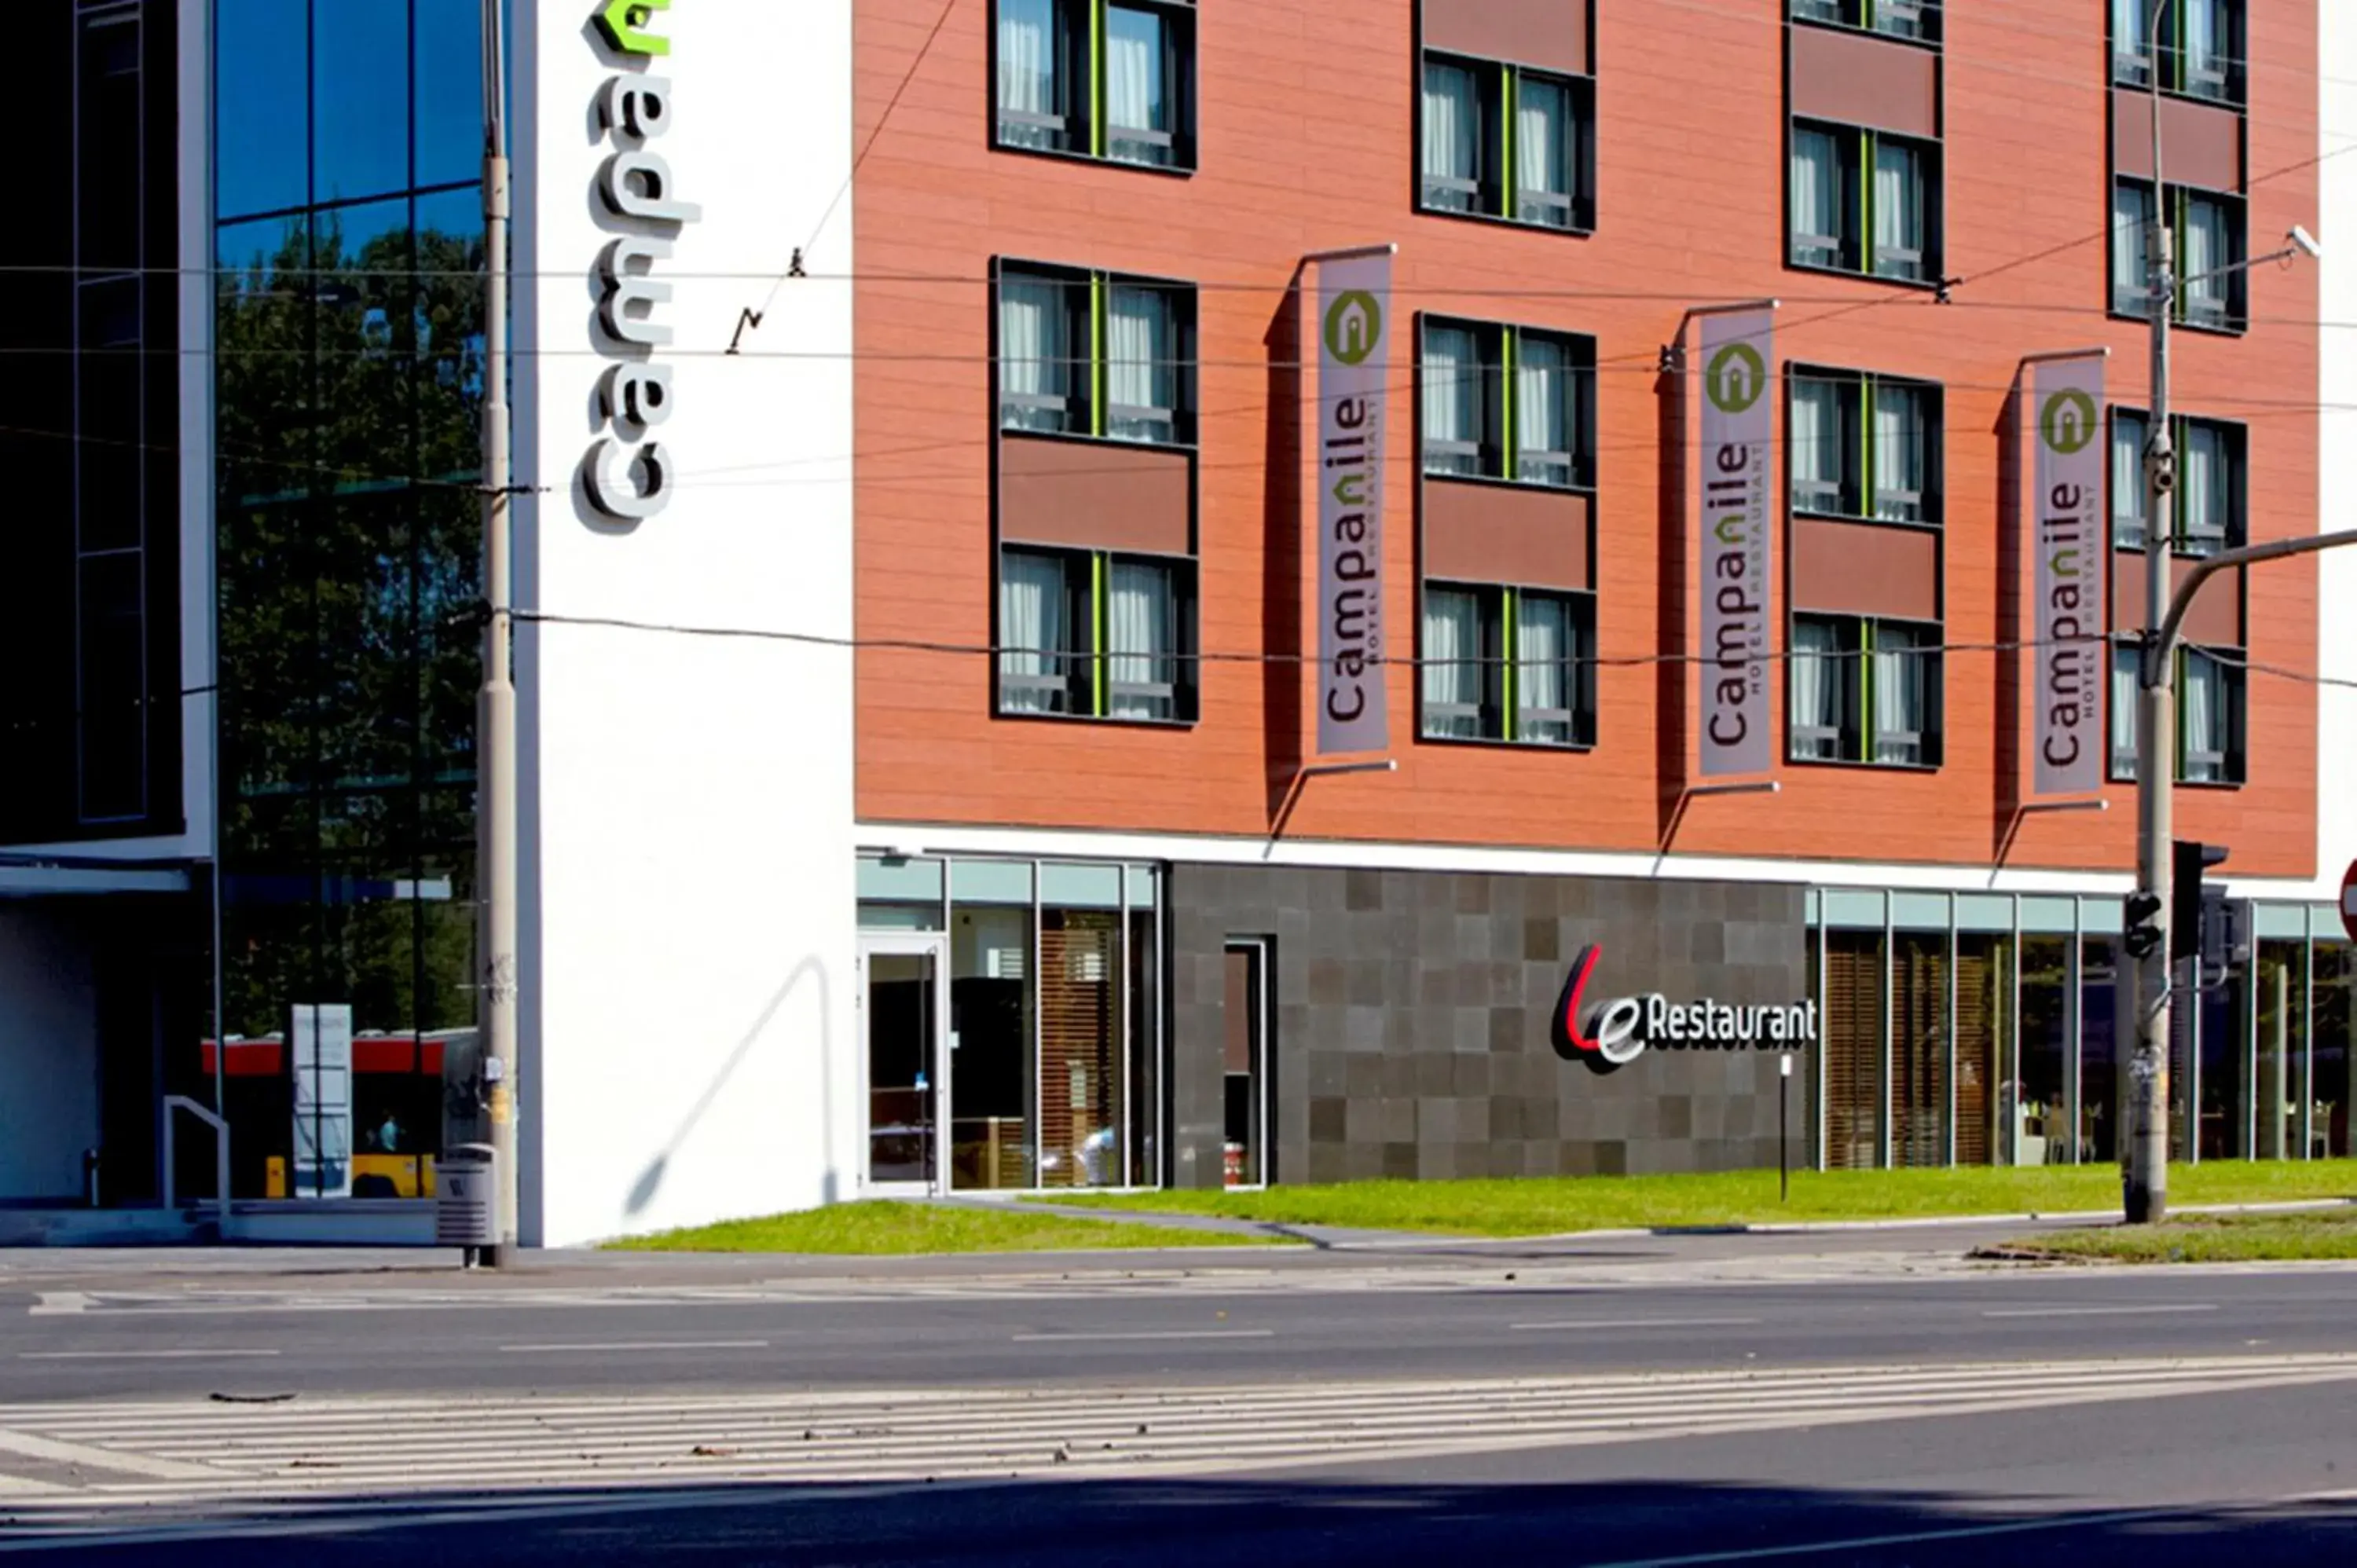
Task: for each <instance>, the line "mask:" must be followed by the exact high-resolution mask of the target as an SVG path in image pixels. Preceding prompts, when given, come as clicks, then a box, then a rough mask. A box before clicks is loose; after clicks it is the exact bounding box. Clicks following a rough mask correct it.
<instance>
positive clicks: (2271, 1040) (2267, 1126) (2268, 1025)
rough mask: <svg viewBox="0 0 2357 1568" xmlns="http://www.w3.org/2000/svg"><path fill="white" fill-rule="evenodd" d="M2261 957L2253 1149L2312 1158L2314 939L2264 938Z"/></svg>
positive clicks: (2263, 1155) (2271, 1155) (2269, 1156)
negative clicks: (2310, 1088) (2310, 1050)
mask: <svg viewBox="0 0 2357 1568" xmlns="http://www.w3.org/2000/svg"><path fill="white" fill-rule="evenodd" d="M2255 961H2256V963H2257V965H2258V972H2257V975H2256V976H2255V980H2256V984H2255V987H2254V989H2255V992H2256V997H2255V1001H2256V1004H2257V1007H2258V1019H2257V1023H2258V1033H2257V1037H2256V1039H2255V1041H2254V1042H2253V1051H2252V1055H2253V1058H2254V1060H2253V1063H2252V1065H2253V1067H2254V1069H2255V1071H2254V1072H2253V1074H2252V1101H2253V1103H2252V1115H2253V1119H2254V1122H2255V1128H2254V1132H2255V1141H2254V1143H2253V1144H2252V1146H2251V1153H2252V1155H2254V1156H2255V1157H2256V1158H2258V1159H2262V1160H2298V1159H2306V1158H2308V1157H2309V1153H2310V1140H2309V1132H2308V1128H2309V1123H2310V1122H2311V1120H2312V1119H2313V1115H2314V1102H2313V1101H2311V1100H2310V1099H2309V1092H2308V1069H2309V1062H2308V945H2307V944H2306V943H2305V942H2290V941H2268V942H2261V943H2260V944H2259V946H2258V951H2257V954H2256V960H2255Z"/></svg>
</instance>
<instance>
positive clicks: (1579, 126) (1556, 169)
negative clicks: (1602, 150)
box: [1420, 54, 1596, 232]
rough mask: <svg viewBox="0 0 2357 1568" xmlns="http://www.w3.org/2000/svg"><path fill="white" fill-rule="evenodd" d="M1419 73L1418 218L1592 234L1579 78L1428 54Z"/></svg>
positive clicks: (1591, 116) (1590, 110) (1590, 126)
mask: <svg viewBox="0 0 2357 1568" xmlns="http://www.w3.org/2000/svg"><path fill="white" fill-rule="evenodd" d="M1423 74H1424V82H1423V91H1422V94H1421V103H1422V122H1423V123H1422V128H1421V135H1422V137H1423V149H1424V150H1423V178H1422V180H1421V182H1420V189H1421V191H1422V204H1423V206H1424V209H1425V210H1426V211H1427V212H1455V213H1462V214H1465V215H1466V216H1469V217H1488V218H1499V219H1504V220H1507V221H1510V222H1515V223H1528V224H1531V225H1533V226H1534V227H1536V228H1541V229H1560V230H1565V231H1573V232H1586V231H1588V230H1591V229H1593V228H1595V227H1596V210H1595V177H1594V172H1593V155H1592V150H1591V147H1590V145H1589V143H1590V139H1591V137H1592V136H1593V134H1594V129H1595V123H1596V121H1595V99H1594V95H1593V91H1592V87H1591V84H1590V83H1589V82H1588V81H1587V80H1586V79H1584V78H1578V77H1566V76H1549V75H1547V74H1545V73H1544V72H1541V71H1535V70H1524V69H1523V68H1522V67H1520V66H1512V65H1505V64H1501V63H1500V62H1497V61H1494V60H1473V59H1458V58H1457V57H1454V56H1448V55H1436V54H1427V55H1426V56H1425V57H1424V62H1423Z"/></svg>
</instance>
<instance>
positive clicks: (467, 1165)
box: [434, 1144, 500, 1247]
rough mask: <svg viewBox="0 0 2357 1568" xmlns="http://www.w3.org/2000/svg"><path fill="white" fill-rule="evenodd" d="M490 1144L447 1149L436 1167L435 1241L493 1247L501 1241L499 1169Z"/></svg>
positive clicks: (462, 1245)
mask: <svg viewBox="0 0 2357 1568" xmlns="http://www.w3.org/2000/svg"><path fill="white" fill-rule="evenodd" d="M492 1155H493V1150H492V1148H491V1146H490V1144H459V1145H458V1146H457V1148H455V1149H449V1150H446V1151H445V1152H444V1153H443V1155H442V1159H441V1161H440V1163H439V1164H437V1165H436V1166H435V1167H434V1183H435V1202H434V1244H435V1245H436V1246H437V1247H491V1246H496V1245H498V1243H499V1240H500V1238H499V1232H498V1230H497V1227H498V1224H499V1219H498V1214H499V1199H498V1197H497V1185H498V1184H497V1180H496V1176H497V1173H496V1171H495V1170H494V1168H493V1165H492Z"/></svg>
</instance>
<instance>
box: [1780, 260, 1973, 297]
mask: <svg viewBox="0 0 2357 1568" xmlns="http://www.w3.org/2000/svg"><path fill="white" fill-rule="evenodd" d="M1944 259H1945V258H1943V260H1944ZM1784 270H1785V271H1786V272H1792V273H1807V274H1810V275H1812V276H1813V277H1821V278H1854V279H1856V280H1857V281H1858V282H1859V283H1878V284H1881V285H1885V286H1887V287H1889V288H1904V289H1911V290H1913V291H1914V292H1916V293H1918V294H1937V293H1939V292H1940V289H1941V287H1942V285H1941V283H1940V280H1939V279H1937V278H1895V277H1892V276H1891V275H1890V274H1888V273H1862V272H1858V271H1857V270H1855V269H1854V268H1850V267H1827V266H1820V265H1819V264H1817V263H1814V262H1799V261H1794V260H1793V259H1792V255H1791V253H1790V252H1787V253H1786V255H1785V257H1784ZM1935 270H1936V269H1935Z"/></svg>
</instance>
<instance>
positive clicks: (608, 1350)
mask: <svg viewBox="0 0 2357 1568" xmlns="http://www.w3.org/2000/svg"><path fill="white" fill-rule="evenodd" d="M768 1348H770V1342H769V1341H768V1340H766V1339H609V1340H606V1341H604V1342H602V1343H599V1342H584V1343H578V1344H550V1345H502V1346H500V1354H502V1355H509V1356H562V1355H567V1354H573V1353H578V1354H581V1355H593V1354H611V1355H629V1356H635V1355H639V1354H641V1353H643V1352H647V1351H661V1350H766V1349H768Z"/></svg>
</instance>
